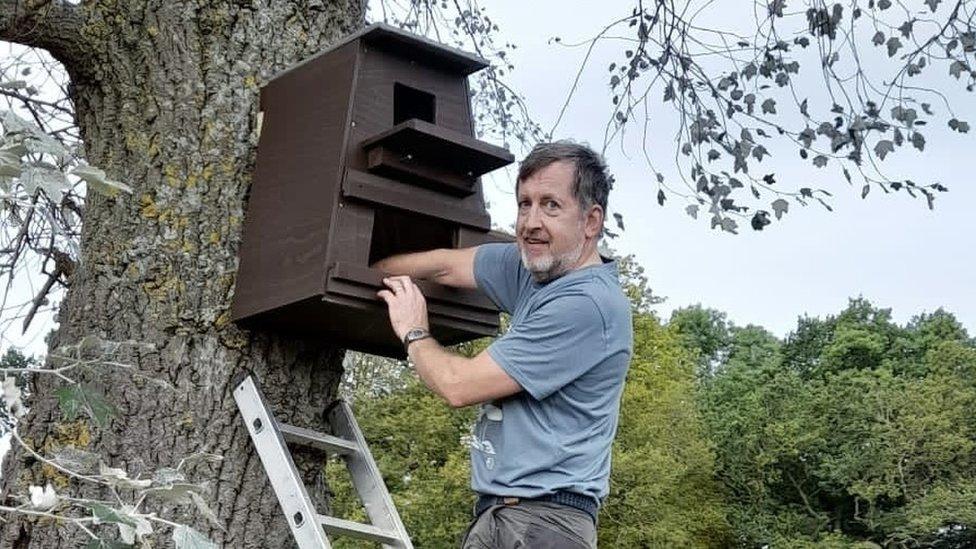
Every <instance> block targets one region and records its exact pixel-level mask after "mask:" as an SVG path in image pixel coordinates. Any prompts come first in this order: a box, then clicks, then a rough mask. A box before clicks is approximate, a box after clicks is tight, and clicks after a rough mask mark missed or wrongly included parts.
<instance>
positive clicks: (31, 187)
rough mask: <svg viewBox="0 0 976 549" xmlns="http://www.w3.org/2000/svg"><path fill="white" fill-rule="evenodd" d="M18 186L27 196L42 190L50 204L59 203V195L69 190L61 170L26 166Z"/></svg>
mask: <svg viewBox="0 0 976 549" xmlns="http://www.w3.org/2000/svg"><path fill="white" fill-rule="evenodd" d="M20 184H21V185H23V186H24V190H26V191H27V194H29V195H33V194H34V192H35V191H37V189H42V190H43V191H44V194H46V195H47V197H48V198H50V199H51V201H52V202H60V201H61V195H62V194H64V193H65V192H66V191H67V190H68V188H69V185H68V179H67V178H66V177H65V176H64V174H63V173H61V170H56V169H54V168H49V167H47V166H28V167H27V169H26V170H24V173H23V176H22V177H21V179H20Z"/></svg>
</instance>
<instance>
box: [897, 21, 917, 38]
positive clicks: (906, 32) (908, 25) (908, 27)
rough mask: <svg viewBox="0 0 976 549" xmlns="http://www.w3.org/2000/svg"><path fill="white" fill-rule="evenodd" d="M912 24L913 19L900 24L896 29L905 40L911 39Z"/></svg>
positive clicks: (913, 22)
mask: <svg viewBox="0 0 976 549" xmlns="http://www.w3.org/2000/svg"><path fill="white" fill-rule="evenodd" d="M914 24H915V20H914V19H910V20H908V21H905V22H904V23H902V24H901V26H900V27H898V31H899V32H901V35H902V36H904V37H905V38H911V37H912V26H913V25H914Z"/></svg>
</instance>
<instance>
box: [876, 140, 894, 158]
mask: <svg viewBox="0 0 976 549" xmlns="http://www.w3.org/2000/svg"><path fill="white" fill-rule="evenodd" d="M894 151H895V144H894V143H892V142H891V141H888V140H887V139H882V140H881V141H878V142H877V143H876V144H875V145H874V154H876V155H878V158H880V159H881V160H884V159H885V157H886V156H888V153H890V152H894Z"/></svg>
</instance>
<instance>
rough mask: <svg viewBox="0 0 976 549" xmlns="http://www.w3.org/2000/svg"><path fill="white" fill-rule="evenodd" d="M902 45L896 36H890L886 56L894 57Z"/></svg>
mask: <svg viewBox="0 0 976 549" xmlns="http://www.w3.org/2000/svg"><path fill="white" fill-rule="evenodd" d="M901 47H902V43H901V40H899V39H898V37H897V36H892V37H891V38H889V39H888V57H894V56H895V54H896V53H898V50H899V49H900V48H901Z"/></svg>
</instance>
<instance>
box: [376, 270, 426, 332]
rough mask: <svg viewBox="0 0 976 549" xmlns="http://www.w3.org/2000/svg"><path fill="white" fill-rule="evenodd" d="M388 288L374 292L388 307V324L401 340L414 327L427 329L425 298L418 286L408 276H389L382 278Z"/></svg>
mask: <svg viewBox="0 0 976 549" xmlns="http://www.w3.org/2000/svg"><path fill="white" fill-rule="evenodd" d="M383 284H386V287H387V288H389V289H388V290H380V291H379V292H377V293H376V295H378V296H379V297H380V299H382V300H383V301H385V302H386V304H387V306H388V307H389V309H390V324H392V325H393V331H394V332H395V333H396V335H397V338H398V339H400V340H401V341H402V340H403V338H404V336H406V335H407V332H409V331H410V330H412V329H414V328H423V329H425V330H429V329H430V327H429V326H428V322H427V300H426V299H424V294H423V293H422V292H421V291H420V288H418V287H417V285H416V284H414V283H413V280H411V279H410V277H409V276H391V277H388V278H384V279H383Z"/></svg>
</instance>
